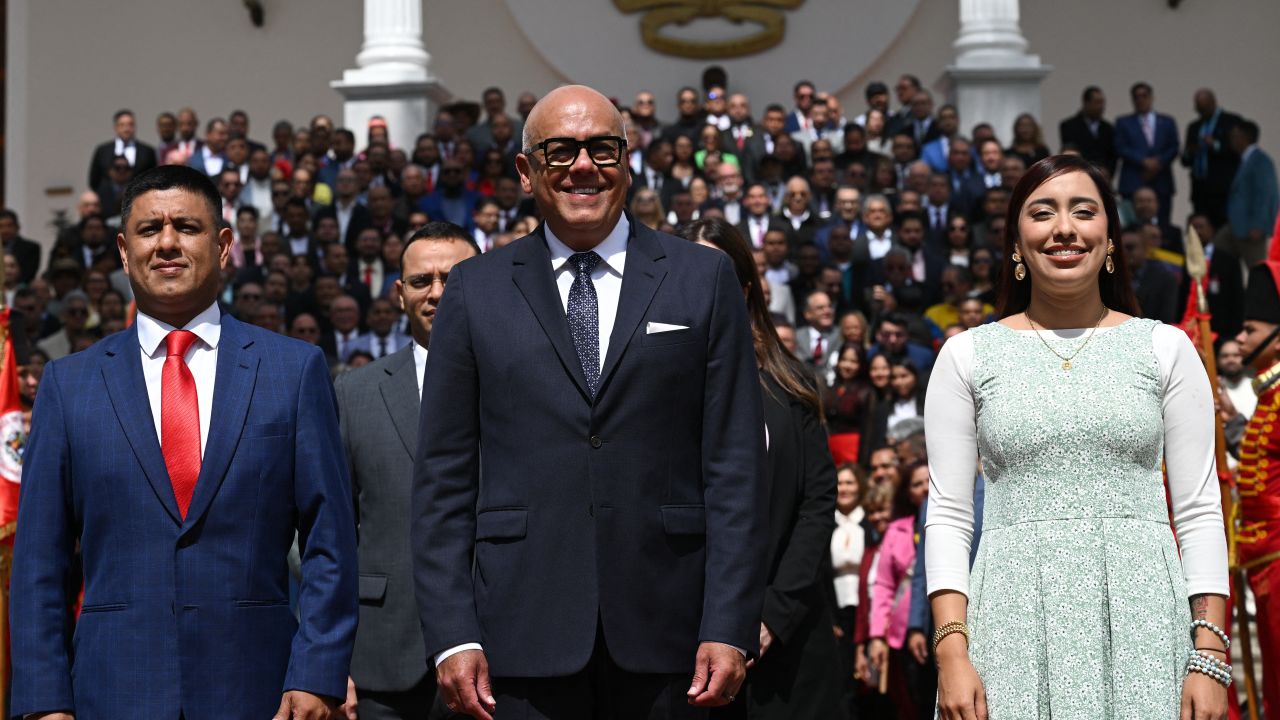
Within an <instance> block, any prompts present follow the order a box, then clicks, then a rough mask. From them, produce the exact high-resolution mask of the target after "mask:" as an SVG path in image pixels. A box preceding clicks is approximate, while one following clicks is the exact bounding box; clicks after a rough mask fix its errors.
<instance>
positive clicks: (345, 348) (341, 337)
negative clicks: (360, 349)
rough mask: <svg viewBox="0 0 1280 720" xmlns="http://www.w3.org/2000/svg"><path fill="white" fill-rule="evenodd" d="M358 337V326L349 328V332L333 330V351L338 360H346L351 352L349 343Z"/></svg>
mask: <svg viewBox="0 0 1280 720" xmlns="http://www.w3.org/2000/svg"><path fill="white" fill-rule="evenodd" d="M358 337H360V328H351V332H345V333H344V332H342V331H341V330H334V331H333V351H334V353H335V354H337V356H338V360H340V361H342V362H346V361H347V355H349V354H351V343H353V342H355V341H356V338H358Z"/></svg>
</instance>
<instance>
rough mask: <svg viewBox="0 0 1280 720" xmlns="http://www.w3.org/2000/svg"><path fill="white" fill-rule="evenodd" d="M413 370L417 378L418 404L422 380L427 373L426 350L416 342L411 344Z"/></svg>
mask: <svg viewBox="0 0 1280 720" xmlns="http://www.w3.org/2000/svg"><path fill="white" fill-rule="evenodd" d="M413 369H414V374H415V375H417V376H418V402H422V378H423V377H424V376H425V374H426V372H427V349H426V348H424V347H422V346H421V345H419V344H418V343H417V341H414V343H413Z"/></svg>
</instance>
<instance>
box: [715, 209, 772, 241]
mask: <svg viewBox="0 0 1280 720" xmlns="http://www.w3.org/2000/svg"><path fill="white" fill-rule="evenodd" d="M725 219H726V220H727V219H728V218H725ZM747 229H748V230H750V231H751V237H749V238H747V239H748V240H750V241H751V246H752V247H754V248H757V249H759V248H762V247H764V234H765V233H767V232H769V216H768V215H748V216H747Z"/></svg>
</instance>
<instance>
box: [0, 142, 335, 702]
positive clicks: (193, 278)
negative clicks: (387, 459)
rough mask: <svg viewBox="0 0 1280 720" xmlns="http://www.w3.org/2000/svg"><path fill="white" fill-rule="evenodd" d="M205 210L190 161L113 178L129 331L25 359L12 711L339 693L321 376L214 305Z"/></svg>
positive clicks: (223, 239) (208, 201) (329, 438)
mask: <svg viewBox="0 0 1280 720" xmlns="http://www.w3.org/2000/svg"><path fill="white" fill-rule="evenodd" d="M220 218H221V201H220V199H219V197H218V194H217V191H216V190H215V189H214V187H213V184H212V183H211V182H210V181H209V179H208V178H206V177H204V176H203V175H202V174H201V173H199V172H198V171H196V170H193V169H191V168H187V167H183V166H164V167H159V168H156V169H154V170H151V171H149V172H146V173H143V174H142V175H140V176H139V177H138V178H137V179H135V180H134V181H133V183H131V184H130V186H129V187H128V189H127V190H126V191H125V195H124V204H123V213H122V221H123V222H122V233H121V235H120V236H119V238H118V240H117V244H118V246H119V249H120V254H121V258H122V260H123V261H124V268H125V270H126V271H127V272H128V273H129V279H130V283H131V284H132V286H133V289H134V293H135V295H136V297H137V304H138V318H137V322H136V323H135V324H134V325H133V326H132V327H131V328H130V329H129V330H128V331H125V332H121V333H117V334H115V335H112V336H110V337H108V338H107V339H105V340H103V341H102V342H99V343H98V344H96V345H94V346H93V347H92V348H89V349H88V350H85V351H83V352H80V353H77V354H74V355H70V356H68V357H66V358H63V359H61V360H58V361H56V362H53V363H50V364H49V365H48V366H46V368H45V375H44V378H43V382H42V383H41V390H40V393H39V397H38V399H37V401H36V406H35V414H34V417H33V420H32V430H31V438H30V444H29V445H28V446H27V450H26V455H25V462H26V464H25V468H24V475H23V483H22V495H21V499H20V502H19V511H18V534H17V540H16V543H17V544H16V547H15V551H14V552H15V562H14V569H13V585H12V588H13V592H12V608H11V611H12V622H11V627H12V629H13V641H12V642H13V702H12V709H11V712H12V713H13V714H14V715H16V716H18V717H23V716H30V715H34V716H37V717H42V718H68V717H73V716H74V717H75V718H78V720H98V719H103V720H118V719H119V718H157V719H164V720H177V719H178V718H185V719H186V720H206V719H211V718H219V719H223V718H253V719H255V720H266V718H269V717H271V716H272V713H275V717H277V718H280V719H281V720H284V719H286V718H290V719H301V718H307V719H309V720H316V719H318V718H323V717H328V715H329V713H330V712H331V711H332V710H333V709H334V708H335V707H337V705H338V703H339V702H340V698H341V697H343V696H344V695H345V692H346V686H347V666H348V664H349V662H350V658H351V648H352V643H353V640H354V635H355V627H356V614H357V594H356V573H357V569H356V568H357V565H356V554H355V531H354V522H353V520H352V510H351V495H350V493H351V490H350V484H349V481H348V479H347V471H346V463H345V461H344V460H343V457H342V441H341V439H340V437H339V435H338V424H337V416H336V410H335V402H334V396H333V390H332V386H331V385H330V383H329V374H328V371H327V369H326V364H325V360H324V357H323V355H322V354H321V352H320V350H319V349H318V348H315V347H312V346H308V345H305V344H303V343H301V342H298V341H295V340H291V339H288V338H285V337H282V336H280V335H276V334H274V333H271V332H268V331H265V330H262V329H259V328H257V327H253V326H249V325H244V324H242V323H240V322H238V321H236V320H235V319H234V318H232V317H231V316H224V315H221V313H220V312H219V309H218V305H217V303H216V299H217V296H218V292H219V289H220V283H221V280H220V272H221V268H222V267H223V266H224V265H225V264H226V262H227V260H228V257H229V254H230V247H231V241H232V234H231V231H230V229H228V228H226V227H225V226H224V225H223V224H222V223H221V221H220ZM295 530H296V532H297V533H298V537H299V548H300V549H301V556H302V587H301V601H300V609H301V618H300V620H299V621H295V620H294V616H293V613H292V612H291V611H290V609H289V604H288V597H289V595H288V569H287V556H288V553H289V548H290V546H291V545H292V543H293V539H294V533H295ZM77 544H78V545H79V550H80V555H81V558H82V563H83V568H84V606H83V609H82V612H81V615H80V617H79V619H78V620H77V621H76V622H75V626H74V630H73V629H72V626H71V623H70V622H69V620H70V618H69V613H68V608H70V607H71V606H72V603H73V602H74V601H75V596H74V594H73V592H74V591H73V590H71V589H70V587H69V583H68V580H69V578H68V568H69V567H70V565H71V560H72V555H73V553H74V552H75V549H76V546H77Z"/></svg>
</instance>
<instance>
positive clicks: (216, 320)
mask: <svg viewBox="0 0 1280 720" xmlns="http://www.w3.org/2000/svg"><path fill="white" fill-rule="evenodd" d="M137 324H138V344H139V345H140V346H142V352H144V353H146V354H147V357H155V356H156V353H157V352H158V351H159V350H160V345H162V344H163V343H164V339H165V337H166V336H167V335H168V334H169V333H170V332H172V331H174V330H177V329H178V328H175V327H174V326H172V325H170V324H168V323H165V322H161V321H159V320H157V319H155V318H153V317H151V316H150V315H148V314H146V313H144V312H142V311H141V310H139V311H138V320H137ZM182 329H183V330H190V331H191V332H193V333H195V334H196V337H198V338H200V341H201V342H203V343H204V344H205V346H207V347H209V348H211V349H215V348H217V347H218V339H219V338H221V337H222V312H221V311H220V310H219V309H218V303H216V302H215V303H213V304H212V305H210V306H209V307H207V308H205V309H204V311H203V312H201V313H200V314H199V315H196V316H195V317H193V318H191V322H189V323H187V324H186V325H185V326H183V328H182Z"/></svg>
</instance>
